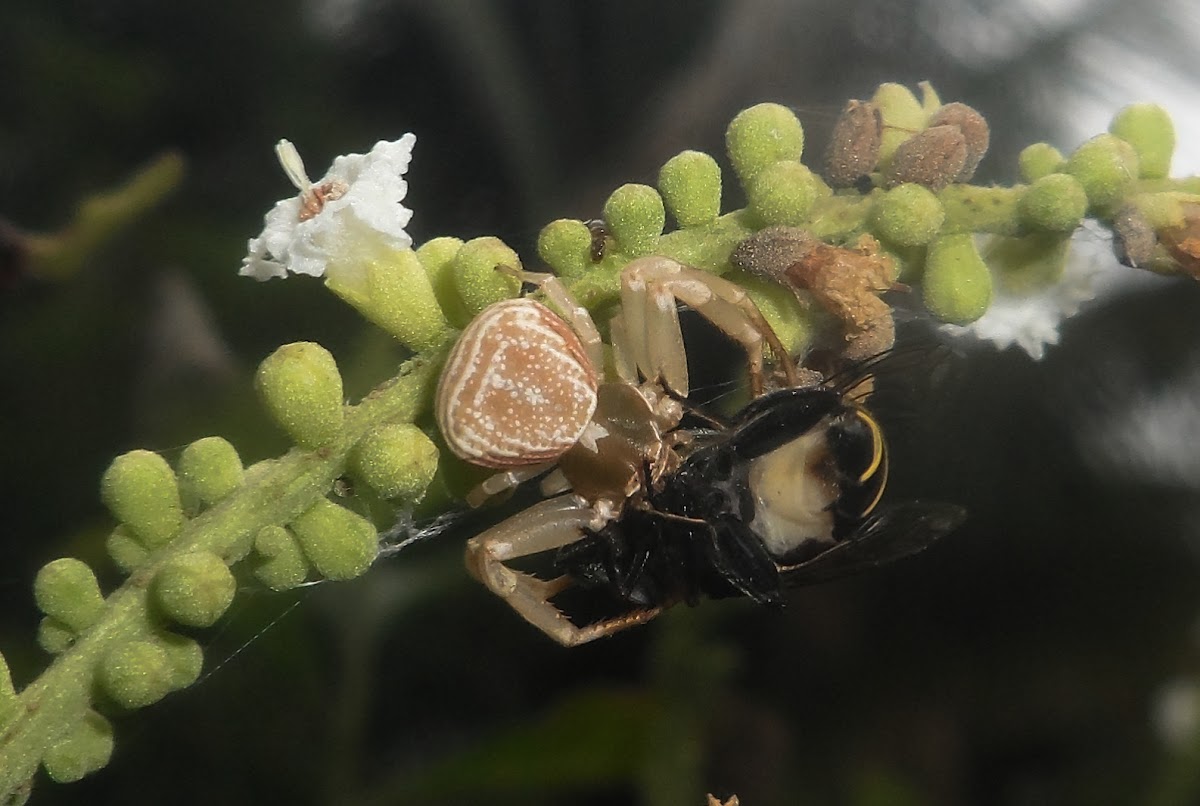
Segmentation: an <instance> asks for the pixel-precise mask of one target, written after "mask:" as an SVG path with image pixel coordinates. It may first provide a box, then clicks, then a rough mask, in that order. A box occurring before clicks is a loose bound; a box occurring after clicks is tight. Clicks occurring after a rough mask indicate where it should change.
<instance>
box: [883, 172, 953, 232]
mask: <svg viewBox="0 0 1200 806" xmlns="http://www.w3.org/2000/svg"><path fill="white" fill-rule="evenodd" d="M945 218H946V213H945V210H943V209H942V203H941V201H939V200H938V197H937V196H936V195H934V193H933V191H931V190H929V189H928V188H925V187H922V186H921V185H916V184H912V183H906V184H903V185H898V186H897V187H894V188H892V189H891V190H889V191H888V192H887V193H884V194H883V195H881V196H879V197H878V198H877V199H876V200H875V203H874V204H873V205H872V207H871V231H872V232H874V233H875V234H876V235H878V236H879V237H880V238H882V239H883V240H885V241H887V242H888V243H889V244H894V245H896V246H920V245H922V244H926V243H929V242H930V241H931V240H933V237H934V236H935V235H937V233H938V230H940V229H941V228H942V222H943V221H945Z"/></svg>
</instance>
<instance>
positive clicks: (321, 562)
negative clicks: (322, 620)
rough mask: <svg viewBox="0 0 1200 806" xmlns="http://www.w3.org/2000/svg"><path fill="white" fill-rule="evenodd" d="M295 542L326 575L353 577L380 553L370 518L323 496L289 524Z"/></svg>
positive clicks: (329, 576) (331, 577)
mask: <svg viewBox="0 0 1200 806" xmlns="http://www.w3.org/2000/svg"><path fill="white" fill-rule="evenodd" d="M290 526H291V530H292V534H294V535H295V536H296V542H298V543H299V544H300V548H301V549H302V550H303V551H304V556H305V557H307V558H308V561H309V562H310V563H312V565H313V567H314V568H316V569H317V571H318V572H319V573H320V574H321V575H322V576H324V577H326V578H327V579H353V578H354V577H356V576H359V575H360V574H362V573H363V572H364V571H366V570H367V569H368V568H369V567H370V566H371V563H372V562H373V561H374V560H375V555H376V554H378V553H379V539H378V536H377V535H376V533H375V527H374V526H372V525H371V522H370V521H368V520H367V519H366V518H363V517H362V516H360V515H356V514H355V513H353V512H351V511H350V510H348V509H344V508H343V507H339V506H338V505H337V504H334V503H331V502H329V501H326V500H324V499H322V500H320V501H317V503H315V504H313V505H312V506H311V507H309V509H308V510H307V511H306V512H305V513H304V514H302V515H301V516H300V517H298V518H296V520H294V521H292V523H291V524H290Z"/></svg>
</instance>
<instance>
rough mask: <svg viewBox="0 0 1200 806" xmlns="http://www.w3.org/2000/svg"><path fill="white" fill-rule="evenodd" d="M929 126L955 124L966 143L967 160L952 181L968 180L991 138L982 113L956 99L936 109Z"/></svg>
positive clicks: (977, 165)
mask: <svg viewBox="0 0 1200 806" xmlns="http://www.w3.org/2000/svg"><path fill="white" fill-rule="evenodd" d="M929 126H930V127H931V128H932V127H934V126H957V127H958V130H959V131H960V132H962V135H963V139H964V140H966V144H967V161H966V162H965V163H964V164H963V167H962V170H961V171H959V172H958V176H956V177H955V178H954V181H955V182H966V181H968V180H970V178H971V177H972V176H974V175H975V169H976V168H978V167H979V161H980V160H982V159H983V155H984V154H986V153H987V150H988V143H989V142H990V140H991V131H990V129H989V128H988V122H987V121H986V120H984V118H983V115H981V114H979V112H977V111H976V110H974V109H972V108H971V107H969V106H967V105H966V104H960V103H958V102H957V101H956V102H954V103H949V104H946V105H945V106H942V107H941V108H940V109H938V111H937V112H935V113H934V115H933V117H932V118H931V119H930V121H929Z"/></svg>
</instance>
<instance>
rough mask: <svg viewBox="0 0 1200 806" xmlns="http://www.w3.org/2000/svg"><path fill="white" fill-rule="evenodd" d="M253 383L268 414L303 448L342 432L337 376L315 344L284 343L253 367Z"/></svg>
mask: <svg viewBox="0 0 1200 806" xmlns="http://www.w3.org/2000/svg"><path fill="white" fill-rule="evenodd" d="M254 386H255V388H256V389H257V390H258V394H259V396H260V397H261V398H262V400H263V403H265V404H266V407H267V411H268V412H269V413H270V414H271V417H272V418H273V419H274V420H275V422H277V423H278V424H279V425H280V426H282V427H283V430H285V431H287V433H288V436H290V437H291V438H292V439H294V440H295V441H296V444H298V445H300V447H302V448H308V449H309V450H315V449H317V448H321V447H324V446H326V445H328V444H329V443H331V442H333V441H334V440H335V439H337V438H338V436H339V435H340V434H341V431H342V417H343V412H342V376H341V375H340V374H339V373H338V368H337V363H336V362H335V361H334V360H333V356H332V355H330V353H329V351H328V350H326V349H325V348H324V347H322V346H321V345H319V344H316V343H314V342H311V341H301V342H296V343H294V344H285V345H283V346H282V347H280V348H279V349H278V350H276V351H275V352H273V353H271V355H269V356H267V357H266V358H265V359H264V360H263V362H262V363H261V364H259V365H258V373H257V374H256V375H255V377H254Z"/></svg>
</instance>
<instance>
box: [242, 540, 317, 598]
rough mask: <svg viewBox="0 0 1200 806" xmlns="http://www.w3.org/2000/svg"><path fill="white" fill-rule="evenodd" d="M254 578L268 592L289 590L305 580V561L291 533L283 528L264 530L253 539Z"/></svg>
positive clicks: (306, 569)
mask: <svg viewBox="0 0 1200 806" xmlns="http://www.w3.org/2000/svg"><path fill="white" fill-rule="evenodd" d="M254 552H255V553H256V554H257V555H258V560H257V562H255V564H254V576H255V577H257V578H258V580H259V581H260V582H262V583H263V584H264V585H266V586H267V587H268V588H270V589H271V590H277V591H282V590H290V589H291V588H294V587H296V586H297V585H299V584H300V583H301V582H303V581H304V580H305V578H306V577H307V576H308V561H307V560H305V559H304V552H303V551H301V550H300V544H299V543H297V542H296V538H295V537H293V536H292V533H291V532H289V531H288V530H287V529H285V528H283V527H282V526H266V527H264V528H262V529H260V530H259V532H258V535H257V536H256V537H255V538H254Z"/></svg>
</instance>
